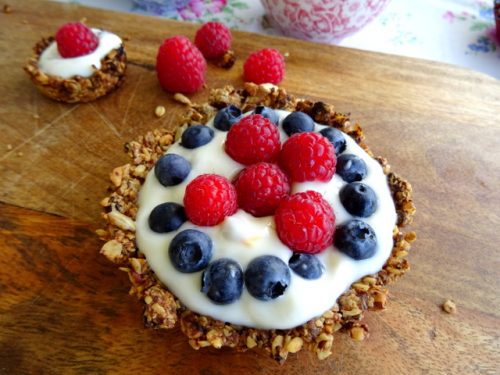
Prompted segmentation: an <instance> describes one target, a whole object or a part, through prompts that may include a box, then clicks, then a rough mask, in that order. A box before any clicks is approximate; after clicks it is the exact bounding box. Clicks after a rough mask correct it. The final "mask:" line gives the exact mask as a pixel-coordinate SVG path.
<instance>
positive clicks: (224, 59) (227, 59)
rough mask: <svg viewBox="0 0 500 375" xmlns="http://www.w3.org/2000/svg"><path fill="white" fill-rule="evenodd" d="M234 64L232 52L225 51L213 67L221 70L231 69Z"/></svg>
mask: <svg viewBox="0 0 500 375" xmlns="http://www.w3.org/2000/svg"><path fill="white" fill-rule="evenodd" d="M235 62H236V54H235V53H234V51H233V50H229V51H226V52H225V53H224V54H223V55H222V56H221V57H219V58H218V59H217V60H215V65H217V66H218V67H220V68H223V69H231V68H232V67H233V65H234V63H235Z"/></svg>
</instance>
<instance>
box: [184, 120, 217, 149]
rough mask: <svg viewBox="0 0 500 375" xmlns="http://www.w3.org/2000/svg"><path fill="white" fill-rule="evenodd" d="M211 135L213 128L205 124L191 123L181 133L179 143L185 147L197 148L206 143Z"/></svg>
mask: <svg viewBox="0 0 500 375" xmlns="http://www.w3.org/2000/svg"><path fill="white" fill-rule="evenodd" d="M213 137H214V131H213V129H211V128H209V127H208V126H205V125H193V126H190V127H189V128H187V129H186V130H184V132H183V133H182V137H181V144H182V146H184V147H186V148H197V147H200V146H204V145H206V144H207V143H208V142H210V141H211V140H212V138H213Z"/></svg>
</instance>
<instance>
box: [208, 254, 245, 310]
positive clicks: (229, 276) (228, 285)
mask: <svg viewBox="0 0 500 375" xmlns="http://www.w3.org/2000/svg"><path fill="white" fill-rule="evenodd" d="M242 290H243V271H242V270H241V267H240V265H239V264H238V263H236V262H235V261H234V260H231V259H228V258H221V259H217V260H216V261H214V262H212V263H210V264H209V265H208V267H207V269H206V270H205V271H203V275H202V276H201V291H202V293H205V294H206V295H207V297H208V298H210V299H211V300H212V301H213V302H215V303H217V304H219V305H227V304H229V303H232V302H234V301H236V300H237V299H239V298H240V296H241V292H242Z"/></svg>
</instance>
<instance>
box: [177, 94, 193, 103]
mask: <svg viewBox="0 0 500 375" xmlns="http://www.w3.org/2000/svg"><path fill="white" fill-rule="evenodd" d="M174 100H175V101H176V102H179V103H181V104H185V105H187V106H192V105H193V103H191V100H190V99H189V98H188V97H187V96H186V95H184V94H181V93H180V92H178V93H176V94H175V95H174Z"/></svg>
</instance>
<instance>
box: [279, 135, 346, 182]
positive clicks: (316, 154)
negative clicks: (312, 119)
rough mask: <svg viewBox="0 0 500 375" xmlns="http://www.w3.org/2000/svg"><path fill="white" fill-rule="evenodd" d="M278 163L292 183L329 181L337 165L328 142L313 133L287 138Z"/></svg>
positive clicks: (332, 149) (333, 150) (333, 151)
mask: <svg viewBox="0 0 500 375" xmlns="http://www.w3.org/2000/svg"><path fill="white" fill-rule="evenodd" d="M279 161H280V166H281V168H283V170H284V171H285V172H287V173H288V176H289V177H290V180H292V181H294V182H295V181H297V182H303V181H314V180H319V181H324V182H326V181H330V180H331V178H332V177H333V174H334V173H335V165H336V164H337V159H336V158H335V149H334V148H333V146H332V144H331V143H330V141H328V139H327V138H326V137H324V136H322V135H321V134H319V133H314V132H304V133H295V134H294V135H292V136H291V137H290V138H288V139H287V140H286V142H285V143H284V144H283V150H282V151H281V154H280V160H279Z"/></svg>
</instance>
